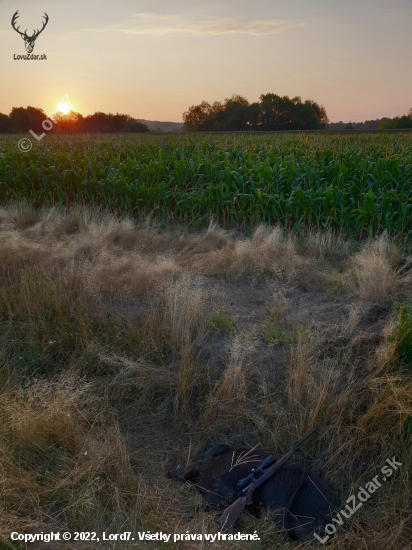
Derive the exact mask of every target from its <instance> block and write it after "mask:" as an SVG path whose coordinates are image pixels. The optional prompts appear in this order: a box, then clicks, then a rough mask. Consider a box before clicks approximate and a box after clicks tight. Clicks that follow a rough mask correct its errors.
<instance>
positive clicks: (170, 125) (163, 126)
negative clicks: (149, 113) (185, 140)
mask: <svg viewBox="0 0 412 550" xmlns="http://www.w3.org/2000/svg"><path fill="white" fill-rule="evenodd" d="M136 120H137V121H138V122H143V123H144V124H146V125H147V126H148V127H149V130H152V131H153V132H180V131H181V130H182V127H183V122H161V121H159V120H145V119H144V118H138V119H136Z"/></svg>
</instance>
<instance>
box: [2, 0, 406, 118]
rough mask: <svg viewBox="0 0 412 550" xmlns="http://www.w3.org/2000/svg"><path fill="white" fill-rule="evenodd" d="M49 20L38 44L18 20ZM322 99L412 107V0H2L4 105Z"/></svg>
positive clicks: (131, 107)
mask: <svg viewBox="0 0 412 550" xmlns="http://www.w3.org/2000/svg"><path fill="white" fill-rule="evenodd" d="M16 10H19V15H20V18H19V19H18V23H17V24H18V25H20V30H21V31H24V30H25V29H26V28H27V32H28V34H32V33H33V29H37V28H41V24H42V17H43V15H44V12H46V13H47V14H48V16H49V23H48V25H47V27H46V29H45V30H44V32H43V33H42V34H41V35H40V36H39V38H38V39H37V41H36V44H35V47H34V50H33V54H46V55H47V61H22V60H20V61H16V60H14V59H13V56H14V55H15V54H16V55H23V54H26V50H25V48H24V42H23V40H22V39H21V37H20V36H19V35H18V34H17V33H16V32H15V31H14V30H13V29H12V27H11V18H12V16H13V14H14V12H15V11H16ZM269 92H271V93H276V94H279V95H289V96H290V97H294V96H296V95H300V96H301V97H302V100H305V99H314V100H315V101H317V102H318V103H320V104H323V105H324V106H325V108H326V112H327V113H328V115H329V118H330V120H331V121H338V120H344V121H348V120H352V121H363V120H367V119H376V118H381V117H384V116H389V117H393V116H396V115H403V114H405V113H406V112H407V111H408V110H409V109H410V108H411V107H412V0H390V1H389V0H356V1H355V0H344V1H343V0H339V1H338V0H254V1H253V2H251V1H250V0H248V1H246V0H208V1H207V2H205V1H202V2H200V1H199V0H173V1H171V0H120V1H118V2H113V0H111V1H110V2H109V1H107V0H100V1H99V2H97V1H96V0H89V1H88V2H84V1H79V0H70V1H67V0H66V1H62V0H17V1H16V0H0V112H3V113H6V114H8V113H9V112H10V110H11V108H12V107H15V106H16V107H20V106H24V107H26V106H27V105H33V106H35V107H41V108H43V109H44V110H45V112H46V113H47V114H51V113H53V112H55V110H56V104H57V102H58V101H59V100H60V99H61V98H62V97H63V96H65V95H66V94H68V96H69V98H70V101H71V103H72V105H73V108H74V110H75V111H78V112H81V113H82V114H83V115H87V114H91V113H94V112H95V111H105V112H116V111H119V112H121V113H127V114H130V115H132V116H133V117H136V118H144V119H149V120H165V121H176V122H181V121H182V113H183V111H185V110H186V109H187V108H188V107H189V106H190V105H193V104H197V103H200V102H201V101H202V100H206V101H209V102H210V103H212V102H213V101H215V100H219V101H223V100H224V99H225V98H227V97H230V96H231V95H232V94H233V93H237V94H241V95H243V96H245V97H246V98H247V99H248V100H249V101H250V102H253V101H257V100H258V99H259V95H260V94H262V93H269Z"/></svg>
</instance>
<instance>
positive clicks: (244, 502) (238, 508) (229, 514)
mask: <svg viewBox="0 0 412 550" xmlns="http://www.w3.org/2000/svg"><path fill="white" fill-rule="evenodd" d="M317 429H318V428H315V429H314V430H312V431H311V432H310V434H309V435H307V436H306V437H304V438H303V439H302V440H301V441H299V443H297V444H296V445H295V446H294V447H292V449H290V451H288V452H287V453H286V454H285V455H284V456H282V457H281V458H279V460H277V461H276V462H275V463H274V464H273V465H272V466H269V468H267V470H266V471H265V472H264V473H263V474H262V475H260V476H259V477H258V478H257V479H255V480H253V481H252V482H251V483H250V485H249V488H248V490H247V492H246V493H245V494H244V495H243V496H241V497H240V498H238V499H237V500H235V502H234V503H233V504H231V505H230V506H229V507H228V508H226V510H225V511H224V512H223V514H222V515H221V517H220V518H219V519H218V521H217V524H218V525H219V526H220V528H221V529H222V532H223V533H227V532H228V531H230V529H232V527H233V525H234V524H235V523H236V521H237V520H238V518H239V517H240V515H241V513H242V512H243V509H244V508H245V506H248V505H249V504H252V493H253V491H254V490H255V489H257V488H258V487H259V486H260V485H262V483H264V482H265V481H266V480H267V479H268V478H269V477H271V476H272V475H273V474H274V473H275V472H277V470H279V468H281V467H282V466H283V465H284V464H285V462H287V461H288V460H289V458H290V457H291V456H292V455H293V454H294V453H295V452H296V451H297V450H298V447H299V446H300V445H301V444H302V443H303V442H304V441H305V440H306V439H307V438H308V437H310V436H311V435H312V434H313V433H314V432H316V430H317Z"/></svg>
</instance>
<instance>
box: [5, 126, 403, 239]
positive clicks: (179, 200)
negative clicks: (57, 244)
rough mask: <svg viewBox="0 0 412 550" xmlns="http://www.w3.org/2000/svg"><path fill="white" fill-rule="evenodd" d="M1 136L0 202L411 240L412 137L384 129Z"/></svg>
mask: <svg viewBox="0 0 412 550" xmlns="http://www.w3.org/2000/svg"><path fill="white" fill-rule="evenodd" d="M17 142H18V139H17V137H13V136H10V137H9V136H3V137H0V148H1V150H2V155H1V156H0V200H1V201H2V202H3V203H4V202H7V201H9V200H25V199H27V200H28V201H30V202H31V203H32V204H33V205H34V206H36V207H39V206H41V205H44V204H45V203H48V204H60V205H67V204H70V203H80V204H89V205H92V206H103V207H106V208H109V209H113V210H116V211H119V210H121V211H122V212H124V213H126V212H127V213H130V214H132V215H133V214H138V215H146V214H148V213H151V214H152V215H154V216H155V217H156V216H157V217H163V218H164V220H166V219H170V218H171V217H172V218H173V220H174V221H179V222H183V223H184V222H187V221H189V220H190V223H191V224H192V225H193V226H197V225H200V224H206V223H207V222H208V219H209V218H210V217H211V216H214V217H215V218H217V219H219V220H225V221H229V222H230V223H231V224H232V227H234V226H235V225H236V224H237V223H240V222H241V223H250V224H252V225H255V224H257V223H261V222H264V223H268V224H276V223H281V224H283V225H284V226H285V227H287V228H289V229H293V230H295V231H298V230H299V229H300V228H302V227H309V228H314V227H316V228H318V229H321V228H323V229H325V228H331V229H332V230H335V231H339V230H341V229H343V230H345V231H346V234H347V235H349V234H352V235H353V236H356V235H358V234H360V233H361V232H362V231H365V230H366V231H367V232H368V233H369V234H370V235H375V234H376V233H381V232H382V231H383V230H384V229H387V230H388V232H389V234H391V235H392V236H394V237H402V238H403V239H405V240H407V239H409V238H410V234H411V228H412V195H411V191H410V190H411V185H412V163H411V162H410V159H411V156H412V142H411V139H410V136H409V135H407V134H390V135H387V134H386V135H382V134H380V135H367V134H363V135H358V136H352V135H332V136H328V135H316V136H310V135H304V136H299V135H252V134H248V135H244V136H239V135H234V136H233V135H232V136H226V135H208V136H205V135H193V136H191V135H190V136H187V135H175V136H154V135H150V134H149V135H144V136H143V135H142V136H130V135H126V134H123V135H116V136H113V137H112V136H104V137H102V136H88V137H79V136H76V137H75V136H73V137H72V136H64V137H62V136H47V138H46V137H45V138H44V139H43V140H42V141H41V142H39V143H34V145H33V149H32V150H31V151H30V152H28V153H21V152H20V151H19V150H18V148H17Z"/></svg>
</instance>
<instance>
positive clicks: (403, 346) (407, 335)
mask: <svg viewBox="0 0 412 550" xmlns="http://www.w3.org/2000/svg"><path fill="white" fill-rule="evenodd" d="M395 311H396V313H397V314H398V326H397V328H396V331H395V333H394V335H392V336H391V337H389V338H388V339H389V341H391V342H394V341H395V342H396V343H397V349H398V353H399V358H400V360H401V362H402V364H404V365H408V366H412V302H411V300H410V299H409V300H407V301H405V302H402V303H401V304H396V306H395Z"/></svg>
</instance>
